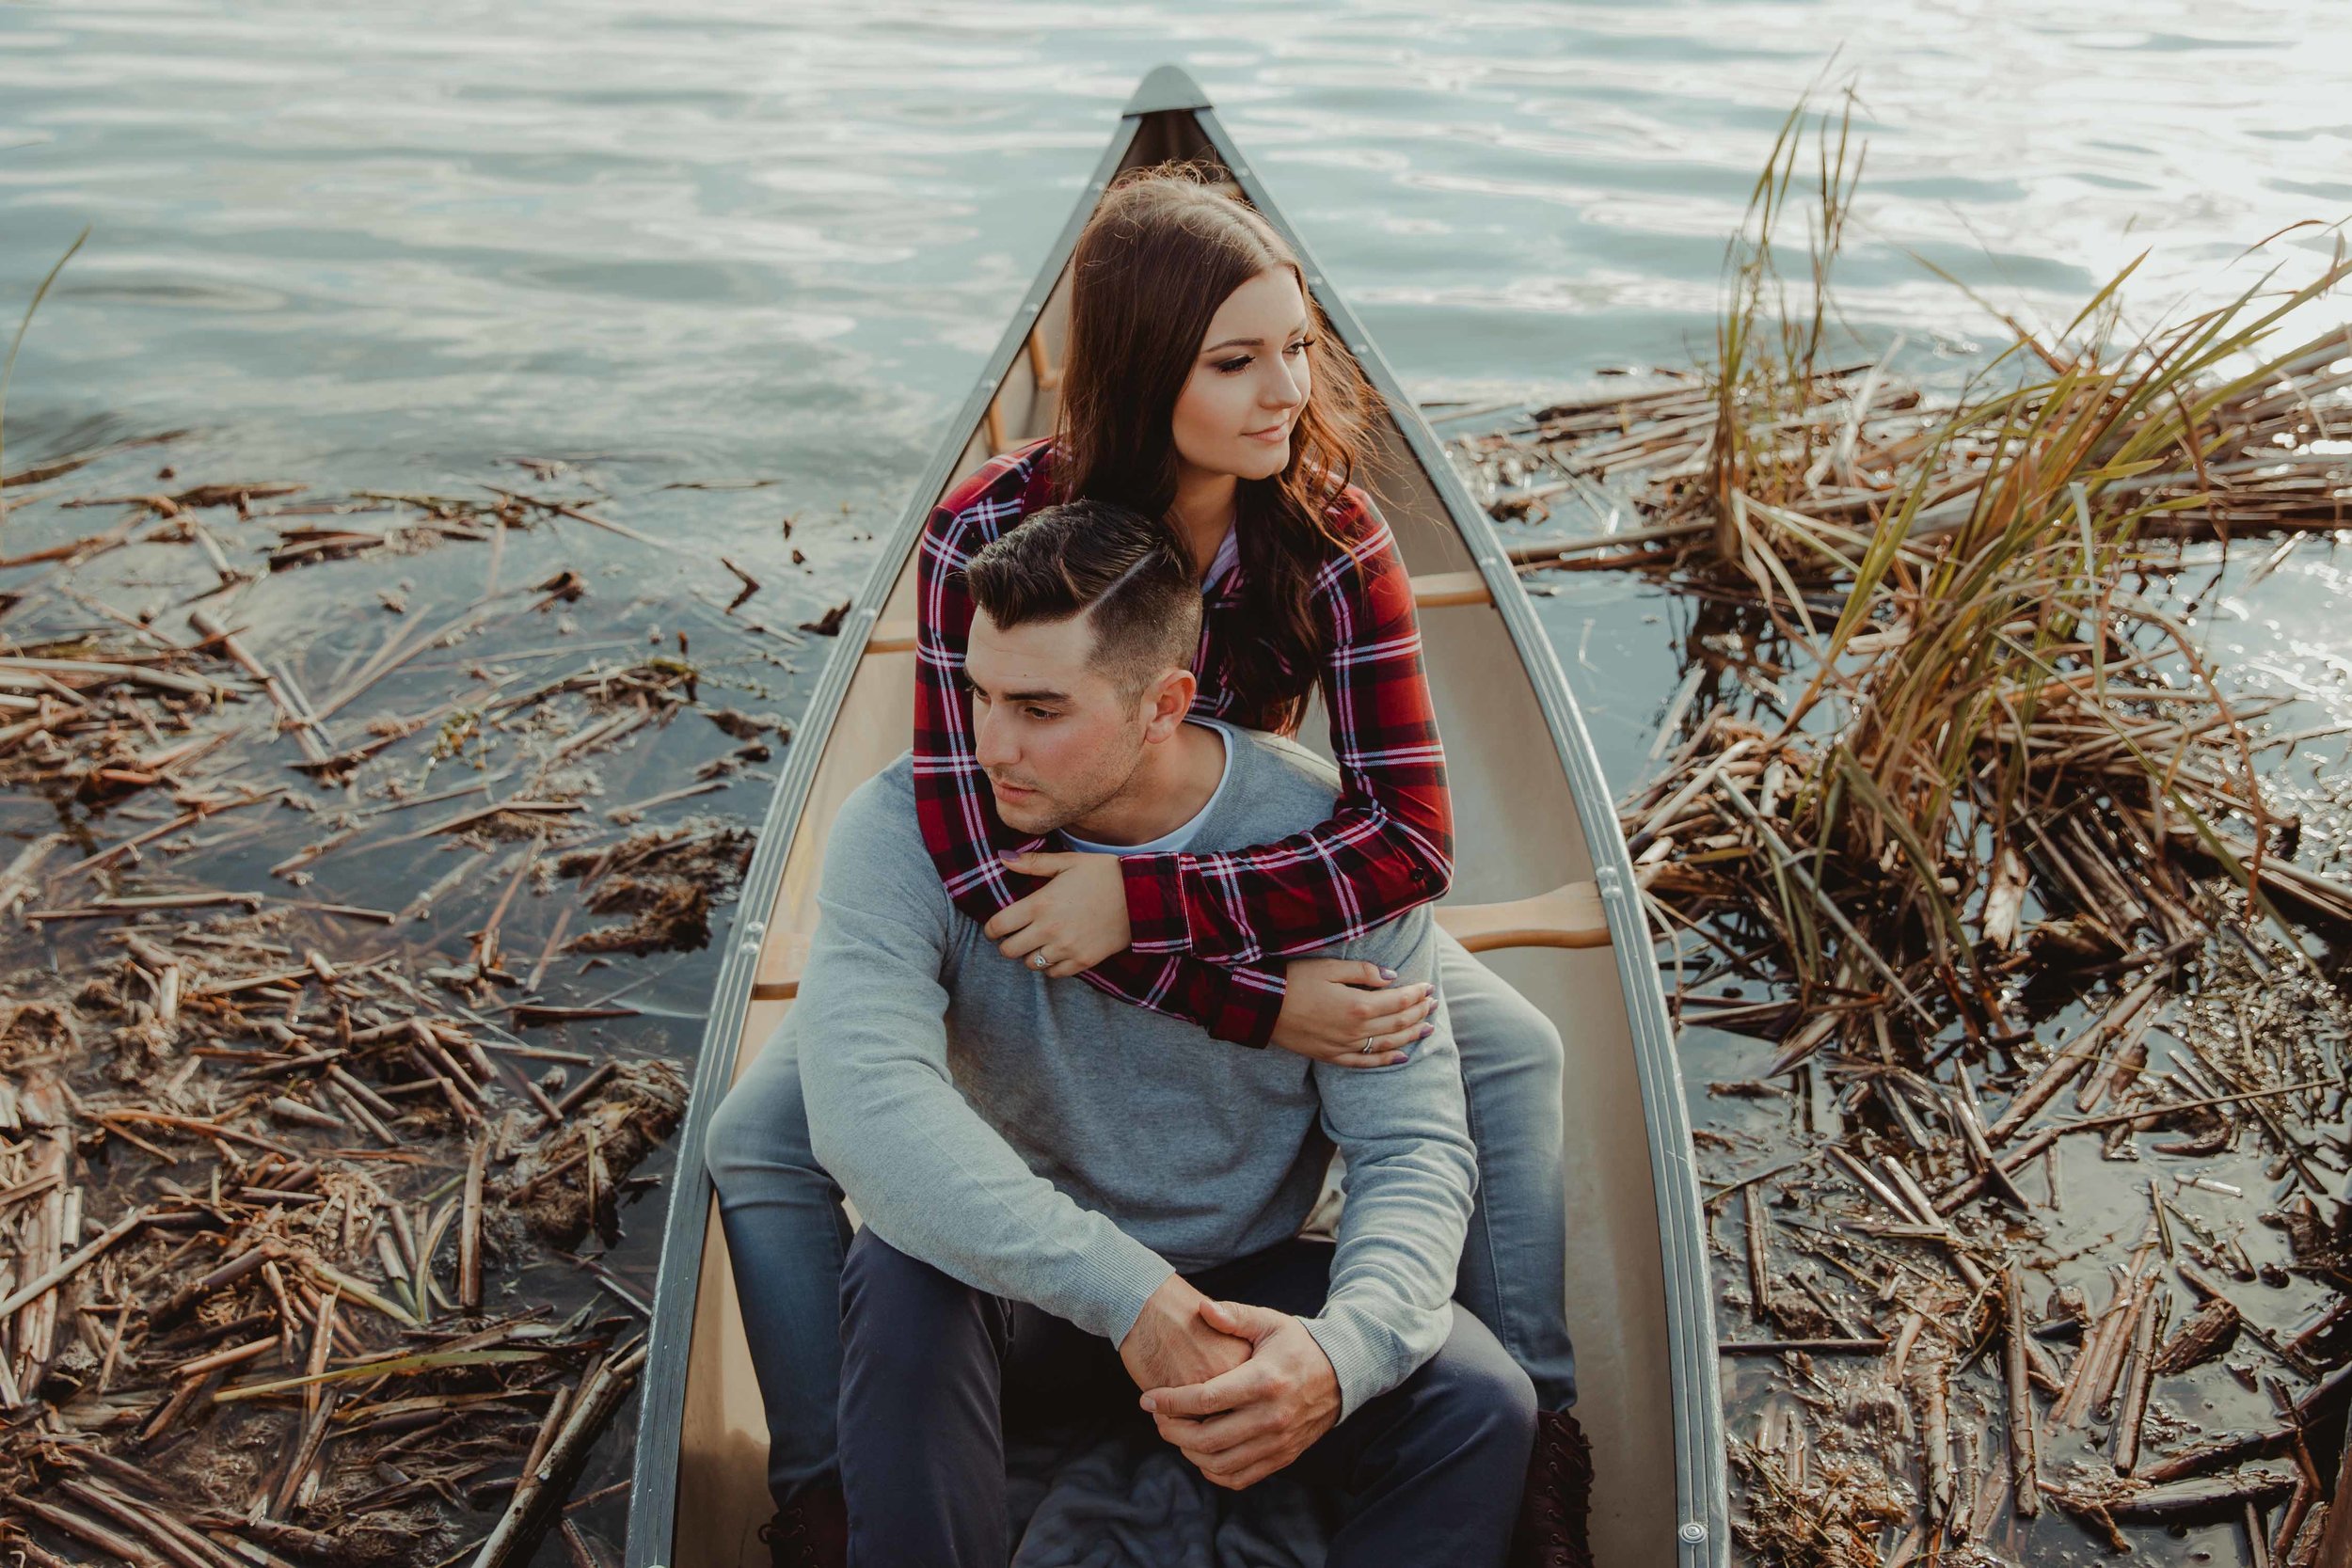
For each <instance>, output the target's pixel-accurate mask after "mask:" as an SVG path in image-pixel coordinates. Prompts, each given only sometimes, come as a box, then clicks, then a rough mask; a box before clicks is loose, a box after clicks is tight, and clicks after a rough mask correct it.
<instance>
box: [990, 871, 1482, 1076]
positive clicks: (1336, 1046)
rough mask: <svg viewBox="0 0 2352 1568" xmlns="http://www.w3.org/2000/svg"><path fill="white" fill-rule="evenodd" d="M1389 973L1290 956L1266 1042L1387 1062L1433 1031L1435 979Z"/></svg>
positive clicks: (1332, 1056) (1355, 962)
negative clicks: (1400, 980)
mask: <svg viewBox="0 0 2352 1568" xmlns="http://www.w3.org/2000/svg"><path fill="white" fill-rule="evenodd" d="M1016 907H1017V906H1016ZM1007 912H1010V911H1007ZM1395 981H1396V972H1395V971H1394V970H1383V969H1381V968H1380V966H1379V965H1377V964H1370V963H1365V962H1362V961H1361V960H1359V959H1356V958H1293V959H1292V960H1291V961H1290V963H1289V965H1288V966H1287V967H1286V968H1285V969H1284V970H1283V980H1282V1012H1281V1016H1280V1017H1279V1018H1277V1019H1276V1020H1275V1021H1274V1038H1273V1043H1274V1044H1276V1045H1279V1046H1280V1047H1281V1048H1282V1049H1283V1050H1285V1051H1295V1052H1296V1053H1298V1054H1299V1055H1301V1056H1304V1057H1306V1058H1307V1059H1308V1060H1309V1061H1312V1062H1322V1063H1325V1064H1326V1065H1327V1066H1330V1067H1394V1066H1395V1065H1396V1064H1397V1063H1399V1062H1401V1061H1404V1060H1405V1059H1406V1056H1407V1055H1408V1054H1410V1052H1411V1048H1412V1046H1413V1045H1414V1044H1415V1042H1417V1041H1420V1040H1423V1039H1426V1038H1428V1037H1429V1036H1430V1035H1431V1034H1432V1033H1434V1032H1435V1031H1436V1028H1437V1025H1435V1024H1433V1023H1431V1022H1428V1019H1429V1015H1430V1014H1431V1013H1433V1012H1436V1011H1437V1010H1438V997H1437V988H1436V987H1435V986H1432V985H1430V984H1428V983H1427V982H1425V981H1423V982H1419V983H1416V984H1413V985H1407V986H1400V985H1397V984H1396V983H1395ZM1367 1041H1369V1042H1370V1043H1371V1046H1372V1049H1371V1050H1370V1051H1366V1050H1365V1049H1364V1045H1365V1043H1366V1042H1367Z"/></svg>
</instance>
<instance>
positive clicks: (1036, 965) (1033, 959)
mask: <svg viewBox="0 0 2352 1568" xmlns="http://www.w3.org/2000/svg"><path fill="white" fill-rule="evenodd" d="M1045 963H1046V958H1045V955H1044V954H1042V953H1032V954H1030V955H1029V967H1030V968H1031V969H1043V968H1044V967H1045ZM1366 1049H1367V1050H1369V1049H1370V1047H1369V1046H1367V1047H1366Z"/></svg>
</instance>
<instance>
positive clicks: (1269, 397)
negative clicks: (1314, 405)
mask: <svg viewBox="0 0 2352 1568" xmlns="http://www.w3.org/2000/svg"><path fill="white" fill-rule="evenodd" d="M1258 401H1259V402H1260V403H1261V404H1264V405H1265V406H1266V407H1268V408H1295V407H1297V406H1298V405H1299V404H1302V403H1304V402H1306V401H1307V367H1306V366H1305V365H1303V364H1302V365H1300V366H1299V367H1298V368H1297V369H1296V370H1293V369H1291V367H1290V366H1288V365H1285V364H1283V363H1282V362H1281V360H1280V359H1279V358H1277V359H1276V360H1275V363H1274V373H1273V374H1272V375H1271V376H1269V377H1267V378H1266V383H1265V388H1264V391H1263V394H1262V395H1261V396H1260V398H1259V400H1258Z"/></svg>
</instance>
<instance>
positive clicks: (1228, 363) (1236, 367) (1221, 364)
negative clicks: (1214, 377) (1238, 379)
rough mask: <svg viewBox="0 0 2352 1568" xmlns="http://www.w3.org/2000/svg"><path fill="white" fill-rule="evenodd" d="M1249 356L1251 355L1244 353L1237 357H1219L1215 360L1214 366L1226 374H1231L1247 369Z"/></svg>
mask: <svg viewBox="0 0 2352 1568" xmlns="http://www.w3.org/2000/svg"><path fill="white" fill-rule="evenodd" d="M1251 357H1252V356H1249V355H1247V354H1245V355H1243V356H1241V357H1240V358H1238V359H1220V360H1218V361H1217V362H1216V368H1217V369H1218V370H1220V371H1223V372H1225V373H1226V374H1227V375H1232V374H1234V373H1236V372H1240V371H1246V370H1248V368H1249V361H1250V359H1251Z"/></svg>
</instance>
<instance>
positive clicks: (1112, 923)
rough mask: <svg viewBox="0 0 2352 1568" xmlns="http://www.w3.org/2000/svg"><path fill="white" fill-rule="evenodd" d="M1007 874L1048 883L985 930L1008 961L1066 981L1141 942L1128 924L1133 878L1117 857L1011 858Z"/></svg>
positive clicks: (998, 914)
mask: <svg viewBox="0 0 2352 1568" xmlns="http://www.w3.org/2000/svg"><path fill="white" fill-rule="evenodd" d="M1005 869H1006V870H1008V871H1018V872H1020V873H1022V874H1023V875H1024V876H1028V877H1043V878H1046V879H1047V881H1046V883H1045V885H1044V886H1043V887H1041V888H1039V889H1038V890H1037V891H1036V892H1035V893H1032V894H1030V895H1028V896H1027V897H1026V898H1022V899H1017V900H1015V901H1014V902H1012V903H1010V904H1007V905H1006V906H1005V907H1004V908H1003V909H1001V910H998V911H996V913H995V915H994V916H993V918H992V919H991V920H990V921H989V923H988V924H987V925H985V926H983V927H980V931H981V933H982V934H983V935H985V936H986V937H987V938H988V940H989V941H991V942H994V943H995V944H996V950H997V951H998V952H999V953H1002V954H1003V955H1004V956H1005V957H1006V958H1018V959H1020V960H1021V961H1022V962H1023V963H1025V964H1027V965H1028V966H1029V967H1030V968H1031V969H1034V970H1036V971H1037V972H1038V973H1039V974H1042V975H1044V976H1045V977H1046V978H1048V979H1052V980H1066V979H1068V978H1069V977H1070V976H1071V975H1073V974H1078V973H1079V972H1081V971H1082V970H1089V969H1092V968H1093V967H1094V966H1095V965H1096V964H1099V963H1101V962H1102V961H1103V960H1104V958H1109V957H1110V956H1111V955H1112V954H1114V953H1124V952H1125V951H1126V950H1127V944H1128V943H1129V942H1132V941H1134V940H1135V931H1134V927H1131V926H1129V925H1128V924H1127V879H1126V878H1125V877H1124V876H1123V875H1121V874H1120V869H1119V857H1118V856H1117V855H1046V854H1037V853H1031V854H1026V855H1008V856H1006V857H1005ZM1040 958H1042V959H1043V960H1044V961H1043V962H1042V963H1040V962H1039V961H1038V960H1039V959H1040Z"/></svg>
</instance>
